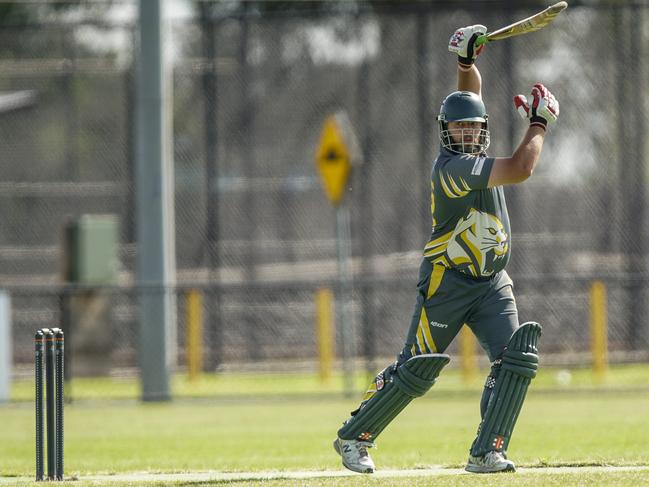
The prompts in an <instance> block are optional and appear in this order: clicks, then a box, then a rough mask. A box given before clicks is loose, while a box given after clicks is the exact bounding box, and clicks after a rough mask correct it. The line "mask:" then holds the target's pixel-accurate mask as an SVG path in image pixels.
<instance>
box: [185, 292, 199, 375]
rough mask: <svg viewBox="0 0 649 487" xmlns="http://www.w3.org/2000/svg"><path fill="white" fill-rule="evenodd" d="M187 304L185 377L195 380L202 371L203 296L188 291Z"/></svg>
mask: <svg viewBox="0 0 649 487" xmlns="http://www.w3.org/2000/svg"><path fill="white" fill-rule="evenodd" d="M186 300H187V301H186V302H187V340H186V344H185V348H186V350H185V351H186V356H187V376H188V379H189V380H190V381H193V380H195V379H196V378H197V377H198V376H199V375H200V373H201V371H202V370H203V295H202V294H201V292H200V291H198V290H197V289H190V290H189V291H187V295H186Z"/></svg>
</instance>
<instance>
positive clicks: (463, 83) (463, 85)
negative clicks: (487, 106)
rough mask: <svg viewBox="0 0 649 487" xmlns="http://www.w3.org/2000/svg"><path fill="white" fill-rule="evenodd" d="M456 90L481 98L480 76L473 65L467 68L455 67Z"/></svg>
mask: <svg viewBox="0 0 649 487" xmlns="http://www.w3.org/2000/svg"><path fill="white" fill-rule="evenodd" d="M457 89H458V91H471V92H473V93H476V94H477V95H480V96H482V93H481V91H482V76H480V71H478V68H477V67H476V65H475V64H472V65H471V66H470V67H469V68H466V67H463V66H460V65H459V64H458V67H457Z"/></svg>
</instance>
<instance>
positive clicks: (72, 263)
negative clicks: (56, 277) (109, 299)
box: [64, 215, 118, 285]
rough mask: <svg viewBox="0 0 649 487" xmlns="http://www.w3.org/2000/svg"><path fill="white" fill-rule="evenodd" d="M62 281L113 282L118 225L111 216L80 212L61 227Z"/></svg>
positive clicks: (114, 281) (115, 270)
mask: <svg viewBox="0 0 649 487" xmlns="http://www.w3.org/2000/svg"><path fill="white" fill-rule="evenodd" d="M65 240H66V242H65V248H66V252H65V253H66V256H65V257H66V258H65V260H66V262H65V271H64V275H65V280H66V281H68V282H72V283H77V284H97V285H100V284H104V285H105V284H115V283H117V270H118V257H117V240H118V224H117V218H116V217H115V216H114V215H82V216H81V217H79V218H78V219H77V220H74V221H73V222H71V223H69V224H68V225H67V226H66V228H65Z"/></svg>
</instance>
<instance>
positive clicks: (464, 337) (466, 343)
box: [460, 325, 478, 384]
mask: <svg viewBox="0 0 649 487" xmlns="http://www.w3.org/2000/svg"><path fill="white" fill-rule="evenodd" d="M460 358H461V360H462V378H463V379H464V383H465V384H471V383H472V382H473V381H474V380H475V378H476V376H477V374H478V360H477V357H476V354H475V337H474V336H473V332H472V331H471V328H469V327H468V326H466V325H464V326H463V327H462V329H461V330H460Z"/></svg>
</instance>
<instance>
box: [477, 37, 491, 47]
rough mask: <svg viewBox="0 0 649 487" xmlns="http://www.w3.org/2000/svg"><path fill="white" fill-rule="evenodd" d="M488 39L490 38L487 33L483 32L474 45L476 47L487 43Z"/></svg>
mask: <svg viewBox="0 0 649 487" xmlns="http://www.w3.org/2000/svg"><path fill="white" fill-rule="evenodd" d="M488 41H489V39H487V34H482V35H479V36H478V38H477V39H476V40H475V43H474V44H473V45H474V46H475V47H480V46H481V45H482V44H486V43H487V42H488Z"/></svg>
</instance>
